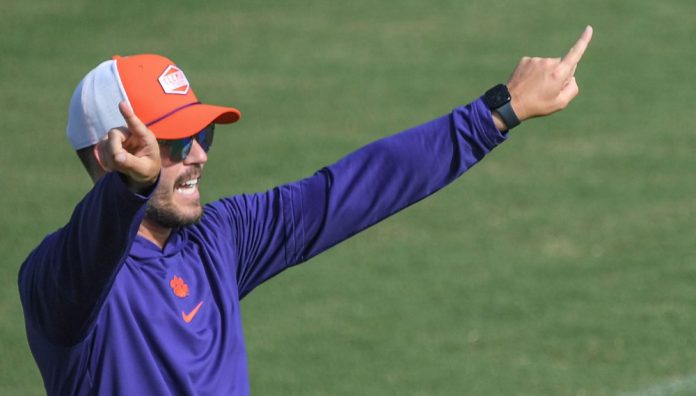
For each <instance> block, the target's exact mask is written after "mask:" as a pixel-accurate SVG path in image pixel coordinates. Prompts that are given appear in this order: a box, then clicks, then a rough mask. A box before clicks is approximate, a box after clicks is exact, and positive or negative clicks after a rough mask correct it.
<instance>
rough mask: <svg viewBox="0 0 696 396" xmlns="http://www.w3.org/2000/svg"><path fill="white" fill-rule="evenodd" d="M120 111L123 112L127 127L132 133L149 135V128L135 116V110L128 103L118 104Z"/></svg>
mask: <svg viewBox="0 0 696 396" xmlns="http://www.w3.org/2000/svg"><path fill="white" fill-rule="evenodd" d="M118 109H119V111H120V112H121V115H122V116H123V119H125V120H126V125H127V126H128V130H129V131H130V133H132V134H135V135H141V136H142V135H144V134H147V132H148V129H147V126H146V125H145V124H143V122H142V121H140V118H138V116H136V115H135V112H133V108H131V107H130V105H129V104H128V103H127V102H126V101H123V102H120V103H119V104H118Z"/></svg>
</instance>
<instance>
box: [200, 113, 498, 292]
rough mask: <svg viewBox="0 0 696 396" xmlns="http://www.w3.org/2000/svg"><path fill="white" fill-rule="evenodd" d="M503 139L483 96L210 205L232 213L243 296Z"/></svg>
mask: <svg viewBox="0 0 696 396" xmlns="http://www.w3.org/2000/svg"><path fill="white" fill-rule="evenodd" d="M506 137H507V135H506V134H504V133H501V132H500V131H498V130H497V129H496V127H495V125H494V123H493V120H492V118H491V114H490V111H489V110H488V109H487V108H486V107H485V105H483V103H482V101H481V100H480V99H479V100H476V101H474V102H473V103H471V104H469V105H467V106H461V107H458V108H456V109H454V110H453V111H452V112H451V113H450V114H448V115H445V116H443V117H440V118H437V119H435V120H433V121H430V122H428V123H425V124H423V125H420V126H417V127H414V128H411V129H409V130H406V131H404V132H401V133H399V134H396V135H393V136H390V137H387V138H384V139H381V140H378V141H376V142H374V143H371V144H368V145H367V146H365V147H363V148H361V149H359V150H357V151H355V152H353V153H351V154H349V155H347V156H346V157H344V158H343V159H341V160H339V161H338V162H336V163H335V164H333V165H330V166H328V167H325V168H323V169H321V170H320V171H318V172H317V173H315V174H314V175H313V176H311V177H309V178H306V179H303V180H300V181H297V182H294V183H290V184H286V185H283V186H280V187H277V188H275V189H272V190H270V191H267V192H265V193H260V194H254V195H241V196H236V197H231V198H227V199H223V200H221V201H219V202H216V203H214V204H212V205H211V209H212V210H213V211H216V212H218V214H220V213H226V215H227V216H230V218H229V221H230V222H231V224H232V231H231V232H232V235H231V238H232V239H233V241H234V244H235V246H236V251H237V255H238V260H237V262H238V264H237V265H238V267H237V269H236V270H237V282H238V288H239V293H240V296H244V295H245V294H247V293H248V292H250V291H251V290H252V289H253V288H254V287H256V286H257V285H259V284H260V283H262V282H263V281H265V280H267V279H269V278H270V277H272V276H273V275H275V274H277V273H278V272H280V271H282V270H283V269H285V268H287V267H289V266H292V265H295V264H298V263H301V262H303V261H306V260H307V259H309V258H311V257H313V256H315V255H317V254H319V253H320V252H322V251H324V250H326V249H328V248H329V247H331V246H333V245H335V244H337V243H339V242H341V241H343V240H345V239H346V238H349V237H350V236H352V235H354V234H356V233H357V232H360V231H361V230H363V229H365V228H367V227H369V226H371V225H373V224H375V223H377V222H378V221H380V220H382V219H384V218H386V217H388V216H390V215H392V214H394V213H396V212H398V211H400V210H402V209H404V208H406V207H407V206H409V205H412V204H414V203H416V202H418V201H419V200H421V199H423V198H425V197H427V196H428V195H430V194H432V193H434V192H435V191H437V190H439V189H441V188H442V187H444V186H446V185H447V184H448V183H450V182H452V181H453V180H455V179H456V178H457V177H459V176H460V175H462V174H463V173H464V172H466V171H467V170H468V169H469V168H471V167H472V166H473V165H474V164H476V163H477V162H478V161H480V160H481V159H482V158H483V157H484V156H485V155H486V154H487V153H488V152H490V151H491V150H492V149H493V148H495V147H496V146H497V145H498V144H500V143H502V142H503V141H504V140H505V139H506Z"/></svg>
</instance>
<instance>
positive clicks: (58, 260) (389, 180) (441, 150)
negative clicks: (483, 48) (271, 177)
mask: <svg viewBox="0 0 696 396" xmlns="http://www.w3.org/2000/svg"><path fill="white" fill-rule="evenodd" d="M591 37H592V29H591V28H590V27H587V28H586V30H585V31H584V32H583V34H582V35H581V36H580V38H579V39H578V41H577V42H576V43H575V45H574V46H573V47H572V48H571V49H570V51H569V52H568V53H567V54H566V56H565V57H563V58H562V59H542V58H523V59H522V61H521V62H520V63H519V64H518V65H517V67H516V68H515V70H514V71H513V73H512V75H511V77H510V79H509V81H508V83H507V86H505V85H498V86H496V87H494V88H492V89H491V90H489V91H488V92H487V93H486V94H484V95H483V97H482V98H479V99H478V100H476V101H474V102H472V103H471V104H469V105H467V106H461V107H458V108H456V109H454V110H453V111H452V112H451V113H450V114H448V115H446V116H443V117H441V118H438V119H435V120H433V121H430V122H428V123H425V124H423V125H420V126H417V127H414V128H412V129H410V130H408V131H405V132H403V133H400V134H397V135H394V136H391V137H388V138H385V139H382V140H379V141H377V142H374V143H372V144H369V145H367V146H365V147H363V148H361V149H360V150H358V151H356V152H354V153H352V154H350V155H348V156H346V157H345V158H343V159H341V160H340V161H339V162H337V163H335V164H333V165H331V166H328V167H326V168H323V169H321V170H320V171H318V172H317V173H315V174H314V175H313V176H311V177H308V178H306V179H303V180H300V181H297V182H294V183H289V184H287V185H283V186H279V187H276V188H274V189H272V190H270V191H267V192H264V193H259V194H253V195H242V196H233V197H228V198H223V199H221V200H219V201H216V202H213V203H210V204H207V205H205V206H204V207H202V206H201V203H200V197H199V191H198V186H199V180H200V177H201V175H202V173H203V169H204V166H205V164H206V162H207V155H206V152H207V150H208V149H209V148H210V145H211V144H212V140H213V134H214V125H215V124H226V123H232V122H235V121H237V120H238V119H239V117H240V113H239V111H238V110H236V109H234V108H229V107H219V106H211V105H206V104H201V103H200V102H199V101H198V99H197V98H196V97H195V95H194V93H193V91H192V89H191V87H190V85H189V82H188V80H187V79H186V76H185V75H184V73H183V71H182V70H181V69H179V68H178V67H177V66H176V65H175V64H174V63H173V62H171V61H170V60H169V59H167V58H164V57H161V56H157V55H136V56H130V57H118V56H117V57H114V59H112V60H110V61H107V62H104V63H102V64H101V65H99V66H97V67H96V68H95V69H94V70H92V71H91V72H90V73H88V74H87V75H86V76H85V78H84V79H83V80H82V81H81V82H80V84H79V85H78V87H77V89H76V90H75V93H74V94H73V97H72V100H71V103H70V113H69V119H68V127H67V132H68V137H69V139H70V141H71V143H72V145H73V147H74V148H75V149H76V150H77V153H78V156H79V157H80V159H81V160H82V162H83V164H84V166H85V168H86V169H87V171H88V173H89V175H90V176H91V177H92V179H93V181H94V183H95V184H94V187H93V188H92V189H91V191H89V192H88V193H87V195H86V196H85V197H84V198H83V199H82V201H81V202H80V203H79V204H78V205H77V206H76V208H75V210H74V212H73V214H72V217H71V219H70V221H69V222H68V223H67V225H65V226H64V227H63V228H61V229H59V230H58V231H56V232H54V233H52V234H50V235H48V236H47V237H46V238H45V239H44V240H43V242H42V243H41V244H40V245H39V246H38V247H37V248H36V249H35V250H34V251H33V252H32V253H31V254H30V255H29V257H28V258H27V260H26V261H25V262H24V264H23V265H22V268H21V270H20V274H19V289H20V295H21V300H22V304H23V307H24V312H25V320H26V329H27V337H28V339H29V344H30V347H31V350H32V353H33V355H34V358H35V359H36V362H37V364H38V366H39V369H40V371H41V374H42V376H43V380H44V384H45V387H46V390H47V392H48V393H49V394H79V395H82V394H100V395H102V394H137V395H166V394H177V395H179V394H207V395H247V394H249V384H248V378H247V364H246V353H245V347H244V339H243V335H242V323H241V318H240V306H239V301H240V299H241V298H243V297H244V296H245V295H246V294H247V293H249V292H250V291H252V290H253V289H254V288H255V287H256V286H258V285H259V284H261V283H262V282H264V281H266V280H268V279H269V278H271V277H273V276H274V275H276V274H278V273H279V272H281V271H283V270H284V269H286V268H288V267H290V266H293V265H295V264H298V263H301V262H304V261H306V260H308V259H309V258H311V257H313V256H315V255H316V254H318V253H320V252H322V251H324V250H326V249H327V248H329V247H331V246H333V245H335V244H337V243H339V242H340V241H342V240H344V239H346V238H348V237H350V236H351V235H353V234H355V233H357V232H359V231H361V230H363V229H365V228H366V227H369V226H370V225H372V224H374V223H376V222H378V221H380V220H381V219H383V218H385V217H387V216H389V215H391V214H393V213H395V212H397V211H399V210H401V209H403V208H405V207H406V206H408V205H410V204H412V203H414V202H416V201H418V200H420V199H422V198H424V197H426V196H428V195H429V194H431V193H433V192H435V191H437V190H438V189H440V188H442V187H443V186H445V185H446V184H448V183H449V182H451V181H453V180H454V179H456V178H457V177H458V176H460V175H461V174H462V173H464V172H465V171H466V170H467V169H469V168H470V167H471V166H473V165H474V164H475V163H477V162H478V161H479V160H481V159H482V158H483V157H484V156H485V154H486V153H488V152H489V151H490V150H492V149H493V148H494V147H495V146H497V145H498V144H500V143H502V142H503V141H504V140H505V139H506V137H507V133H508V130H509V129H510V128H512V127H514V126H515V125H517V124H518V123H519V122H521V121H525V120H527V119H529V118H532V117H537V116H544V115H548V114H551V113H553V112H555V111H558V110H560V109H563V108H564V107H565V106H566V105H567V104H568V103H569V102H570V101H571V100H572V99H573V98H574V97H575V96H576V95H577V93H578V86H577V84H576V81H575V77H574V73H575V69H576V67H577V64H578V62H579V61H580V59H581V57H582V55H583V53H584V52H585V49H586V48H587V46H588V44H589V42H590V40H591Z"/></svg>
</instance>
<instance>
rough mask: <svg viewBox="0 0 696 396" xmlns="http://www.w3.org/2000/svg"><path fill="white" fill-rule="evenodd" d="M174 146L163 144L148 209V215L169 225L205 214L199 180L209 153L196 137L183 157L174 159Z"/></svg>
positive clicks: (161, 224) (196, 219)
mask: <svg viewBox="0 0 696 396" xmlns="http://www.w3.org/2000/svg"><path fill="white" fill-rule="evenodd" d="M171 150H172V148H171V147H169V146H167V145H160V156H161V158H162V171H161V173H160V181H159V184H158V185H157V188H156V189H155V191H154V193H153V194H152V197H151V198H150V201H149V202H148V206H147V209H146V212H145V218H146V219H147V220H149V221H152V222H154V223H156V224H158V225H160V226H163V227H167V228H178V227H184V226H187V225H191V224H194V223H196V222H197V221H198V220H199V219H200V218H201V215H202V214H203V209H202V207H201V200H200V194H199V191H198V182H199V180H200V178H201V176H202V174H203V166H204V165H205V163H206V162H207V161H208V155H207V154H206V152H205V151H204V150H203V148H202V147H201V145H200V144H199V143H198V142H197V141H196V140H194V141H193V143H192V145H191V151H190V152H189V153H188V155H187V156H186V158H185V159H184V160H180V161H174V160H172V153H171Z"/></svg>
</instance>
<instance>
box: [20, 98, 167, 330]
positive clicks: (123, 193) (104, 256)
mask: <svg viewBox="0 0 696 396" xmlns="http://www.w3.org/2000/svg"><path fill="white" fill-rule="evenodd" d="M120 109H121V111H122V114H123V116H124V118H125V120H126V122H127V125H128V127H127V128H119V129H113V130H111V131H109V133H108V137H107V138H106V139H105V140H102V141H100V142H99V143H98V144H97V145H96V146H95V154H96V155H97V159H98V161H99V163H100V164H101V165H102V167H103V168H104V169H105V170H106V171H112V170H113V171H117V172H107V173H106V174H105V175H104V176H102V177H101V179H100V180H99V181H98V182H97V183H96V185H95V186H94V188H93V189H92V190H91V191H90V192H89V193H88V194H87V195H86V196H85V197H84V198H83V200H82V201H81V202H80V203H79V204H78V205H77V206H76V208H75V210H74V211H73V214H72V217H71V219H70V222H69V223H68V224H67V225H65V226H64V227H63V228H61V229H59V230H58V231H56V232H55V233H53V234H51V235H49V236H48V237H46V238H45V239H44V241H43V242H42V243H41V244H40V245H39V246H38V247H37V248H36V249H35V250H34V251H33V252H32V253H31V254H30V256H29V257H28V258H27V260H26V261H25V262H24V264H23V265H22V268H21V270H20V274H19V288H20V296H21V298H22V303H23V306H24V310H25V317H26V318H27V321H28V322H29V321H31V323H32V324H33V326H31V329H32V331H33V330H39V331H41V332H42V333H43V335H44V336H45V337H46V338H48V339H49V340H51V341H53V342H56V343H60V344H70V343H72V342H75V341H77V340H79V339H80V338H81V337H82V335H83V334H84V331H85V330H86V328H87V327H88V325H89V323H90V318H91V316H92V314H93V313H95V311H96V309H97V308H98V306H99V304H100V303H101V301H103V297H104V296H105V295H106V293H108V290H109V286H110V284H111V282H112V281H113V279H114V276H115V274H116V272H117V271H118V269H119V268H120V266H121V265H122V263H123V261H124V260H125V257H126V255H127V252H128V250H129V249H130V245H131V243H132V241H133V239H134V238H135V236H136V234H137V232H138V227H139V225H140V222H141V220H142V218H143V215H144V210H145V205H146V203H147V196H146V195H147V194H149V193H150V192H151V191H152V189H153V188H154V186H155V185H156V181H157V177H158V174H159V166H160V165H159V149H158V147H157V140H156V139H155V138H154V136H152V133H151V132H149V131H148V130H147V128H145V126H144V125H142V123H141V122H140V120H138V119H137V117H135V115H134V114H133V112H132V110H131V109H130V108H129V107H128V106H127V105H125V103H122V104H121V105H120ZM134 192H135V193H134Z"/></svg>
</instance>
